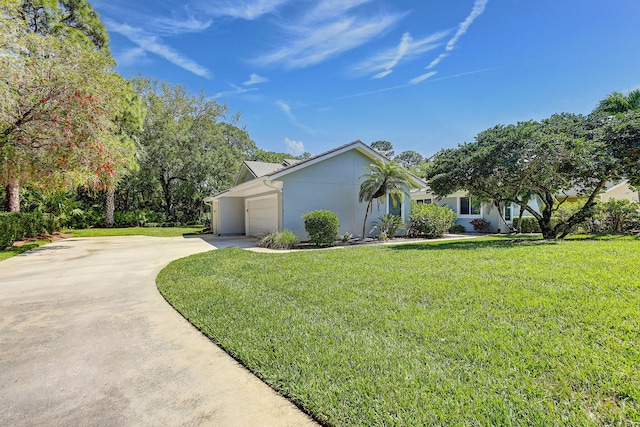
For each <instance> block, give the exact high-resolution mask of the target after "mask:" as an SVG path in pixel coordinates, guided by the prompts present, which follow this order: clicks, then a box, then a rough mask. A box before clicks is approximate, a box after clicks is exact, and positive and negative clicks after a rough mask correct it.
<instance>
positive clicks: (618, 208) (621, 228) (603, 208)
mask: <svg viewBox="0 0 640 427" xmlns="http://www.w3.org/2000/svg"><path fill="white" fill-rule="evenodd" d="M595 219H596V222H597V223H598V224H599V226H600V230H599V231H602V232H606V233H626V232H630V231H637V230H638V229H639V228H640V203H638V202H632V201H630V200H627V199H611V200H608V201H606V202H604V203H598V204H597V205H596V214H595Z"/></svg>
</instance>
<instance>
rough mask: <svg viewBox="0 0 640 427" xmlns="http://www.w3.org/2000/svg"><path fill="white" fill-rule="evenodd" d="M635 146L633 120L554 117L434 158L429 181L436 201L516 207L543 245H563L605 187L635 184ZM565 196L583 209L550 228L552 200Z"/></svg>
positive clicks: (555, 203)
mask: <svg viewBox="0 0 640 427" xmlns="http://www.w3.org/2000/svg"><path fill="white" fill-rule="evenodd" d="M639 142H640V114H639V113H638V112H627V113H621V114H618V115H614V116H611V115H602V114H601V113H599V112H594V114H592V115H590V116H588V117H585V116H580V115H574V114H567V113H565V114H557V115H553V116H551V117H550V118H548V119H545V120H542V121H540V122H535V121H529V122H522V123H518V124H516V125H506V126H503V125H499V126H495V127H493V128H491V129H488V130H486V131H484V132H481V133H480V134H478V135H477V136H476V138H475V141H474V142H472V143H465V144H463V145H460V146H458V147H457V148H454V149H445V150H442V151H440V152H439V153H437V154H436V155H435V156H434V159H433V164H432V167H431V168H430V170H429V176H428V179H429V184H430V187H431V189H432V190H433V191H434V192H435V193H436V194H438V195H441V196H446V195H447V194H451V193H453V192H455V191H458V190H466V191H468V192H469V193H470V194H471V195H472V196H476V197H479V198H481V199H484V200H491V201H493V203H494V204H496V205H498V206H499V205H501V204H503V203H515V204H517V205H519V206H520V208H521V210H522V211H523V212H526V213H527V214H528V215H531V216H533V217H535V218H536V219H537V221H538V224H539V225H540V229H541V231H542V234H543V237H544V238H545V239H556V238H563V237H565V236H566V235H567V234H568V233H569V232H570V230H571V229H572V228H573V227H574V226H575V225H576V224H579V223H580V222H582V221H583V220H584V219H585V218H587V217H589V216H590V215H592V213H593V208H594V206H595V203H596V200H597V199H596V198H597V196H598V194H599V193H600V192H601V191H602V190H603V188H604V186H605V184H606V183H607V182H609V181H615V180H619V179H623V178H627V179H631V180H632V181H634V180H635V181H637V180H638V177H640V166H639V165H640V163H639V159H640V153H639V151H638V144H639ZM569 191H571V192H577V193H578V194H579V195H581V196H583V202H582V207H581V208H580V209H579V210H577V211H576V212H575V213H574V214H573V215H570V216H569V217H567V218H566V219H565V220H564V221H561V222H558V223H557V224H554V223H552V221H551V218H552V215H553V213H554V212H555V211H556V210H557V209H558V208H559V207H560V206H561V205H562V201H560V202H559V199H558V196H562V195H563V194H565V193H567V192H569ZM561 199H562V198H561Z"/></svg>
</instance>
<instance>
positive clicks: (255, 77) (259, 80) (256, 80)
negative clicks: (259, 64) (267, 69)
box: [243, 73, 269, 86]
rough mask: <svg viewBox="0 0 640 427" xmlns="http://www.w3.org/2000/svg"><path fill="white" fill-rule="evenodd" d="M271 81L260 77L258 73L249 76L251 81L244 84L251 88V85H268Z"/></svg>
mask: <svg viewBox="0 0 640 427" xmlns="http://www.w3.org/2000/svg"><path fill="white" fill-rule="evenodd" d="M268 81H269V79H267V78H265V77H262V76H259V75H257V74H256V73H253V74H251V76H249V80H247V81H246V82H244V83H243V84H244V85H245V86H251V85H255V84H258V83H266V82H268Z"/></svg>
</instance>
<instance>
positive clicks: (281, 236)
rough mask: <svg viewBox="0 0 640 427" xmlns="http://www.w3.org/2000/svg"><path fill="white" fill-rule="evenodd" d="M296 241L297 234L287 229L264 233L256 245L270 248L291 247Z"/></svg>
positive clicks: (297, 241)
mask: <svg viewBox="0 0 640 427" xmlns="http://www.w3.org/2000/svg"><path fill="white" fill-rule="evenodd" d="M298 243H299V240H298V236H296V235H295V234H293V233H292V232H291V231H289V230H284V231H274V232H272V233H268V234H265V235H264V236H262V237H261V238H260V241H259V242H258V246H260V247H261V248H271V249H291V248H293V247H294V246H295V245H297V244H298Z"/></svg>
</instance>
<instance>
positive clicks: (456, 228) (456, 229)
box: [449, 224, 467, 234]
mask: <svg viewBox="0 0 640 427" xmlns="http://www.w3.org/2000/svg"><path fill="white" fill-rule="evenodd" d="M466 232H467V229H466V228H465V227H464V225H462V224H454V225H453V226H452V227H449V233H451V234H462V233H466Z"/></svg>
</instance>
